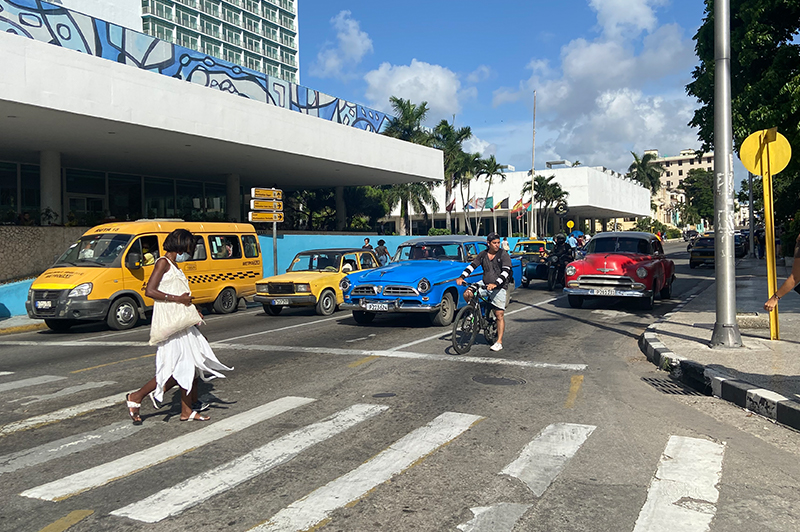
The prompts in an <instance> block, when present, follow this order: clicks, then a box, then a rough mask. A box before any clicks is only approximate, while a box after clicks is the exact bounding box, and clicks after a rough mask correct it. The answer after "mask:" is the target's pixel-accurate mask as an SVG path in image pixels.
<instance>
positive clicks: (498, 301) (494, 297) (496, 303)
mask: <svg viewBox="0 0 800 532" xmlns="http://www.w3.org/2000/svg"><path fill="white" fill-rule="evenodd" d="M477 284H478V286H480V292H481V295H482V296H485V297H487V298H488V299H489V302H490V303H491V304H492V306H493V307H494V308H496V309H498V310H505V309H506V301H507V299H508V292H507V291H506V289H505V288H495V289H494V290H492V291H491V292H490V291H488V290H486V288H485V287H486V285H485V284H484V282H483V281H478V283H477Z"/></svg>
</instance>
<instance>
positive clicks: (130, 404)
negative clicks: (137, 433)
mask: <svg viewBox="0 0 800 532" xmlns="http://www.w3.org/2000/svg"><path fill="white" fill-rule="evenodd" d="M130 396H131V394H126V395H125V403H127V406H128V415H129V416H131V419H132V420H133V424H134V425H141V424H142V418H141V416H139V409H140V408H141V407H142V404H141V403H134V402H133V401H131V400H130ZM134 409H135V410H136V411H135V412H134Z"/></svg>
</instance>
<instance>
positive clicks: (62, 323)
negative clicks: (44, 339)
mask: <svg viewBox="0 0 800 532" xmlns="http://www.w3.org/2000/svg"><path fill="white" fill-rule="evenodd" d="M44 324H45V325H47V327H48V328H49V329H50V330H51V331H53V332H58V333H65V332H67V331H69V328H70V327H72V326H73V325H75V321H74V320H44Z"/></svg>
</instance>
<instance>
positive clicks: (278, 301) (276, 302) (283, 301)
mask: <svg viewBox="0 0 800 532" xmlns="http://www.w3.org/2000/svg"><path fill="white" fill-rule="evenodd" d="M272 304H273V305H288V304H289V300H288V299H286V298H281V299H273V300H272Z"/></svg>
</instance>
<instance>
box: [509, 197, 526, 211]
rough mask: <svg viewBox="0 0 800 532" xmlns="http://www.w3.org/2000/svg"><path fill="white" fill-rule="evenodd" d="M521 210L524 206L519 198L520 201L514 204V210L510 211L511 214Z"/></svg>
mask: <svg viewBox="0 0 800 532" xmlns="http://www.w3.org/2000/svg"><path fill="white" fill-rule="evenodd" d="M522 209H524V206H523V205H522V198H520V200H519V201H518V202H516V203H515V204H514V208H513V209H511V212H519V211H521V210H522Z"/></svg>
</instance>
